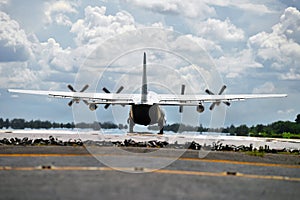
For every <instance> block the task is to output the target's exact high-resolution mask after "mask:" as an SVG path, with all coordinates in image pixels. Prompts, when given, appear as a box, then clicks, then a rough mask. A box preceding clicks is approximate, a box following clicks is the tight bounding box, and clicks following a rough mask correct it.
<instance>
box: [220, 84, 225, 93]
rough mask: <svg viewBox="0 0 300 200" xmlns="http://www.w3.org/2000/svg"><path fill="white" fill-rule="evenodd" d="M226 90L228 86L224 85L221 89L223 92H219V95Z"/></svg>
mask: <svg viewBox="0 0 300 200" xmlns="http://www.w3.org/2000/svg"><path fill="white" fill-rule="evenodd" d="M225 89H226V85H223V87H222V88H221V90H220V92H219V95H221V94H222V93H223V92H224V90H225Z"/></svg>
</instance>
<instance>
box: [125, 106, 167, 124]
mask: <svg viewBox="0 0 300 200" xmlns="http://www.w3.org/2000/svg"><path fill="white" fill-rule="evenodd" d="M130 118H131V119H132V120H133V122H134V123H135V124H140V125H144V126H147V125H151V124H156V123H159V122H160V121H161V120H162V119H164V113H163V111H162V110H161V109H160V107H159V106H158V105H132V106H131V111H130Z"/></svg>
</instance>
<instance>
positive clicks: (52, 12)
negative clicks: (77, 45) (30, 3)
mask: <svg viewBox="0 0 300 200" xmlns="http://www.w3.org/2000/svg"><path fill="white" fill-rule="evenodd" d="M77 6H78V4H77V3H76V1H63V0H59V1H51V2H46V3H45V4H44V13H45V22H46V23H47V24H51V23H53V22H55V23H57V24H59V25H66V26H71V24H72V23H71V22H70V19H69V17H68V16H67V15H66V14H76V13H78V11H77V9H76V7H77Z"/></svg>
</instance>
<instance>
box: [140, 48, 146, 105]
mask: <svg viewBox="0 0 300 200" xmlns="http://www.w3.org/2000/svg"><path fill="white" fill-rule="evenodd" d="M146 70H147V69H146V53H145V52H144V60H143V80H142V98H141V101H142V103H146V102H147V94H148V88H147V71H146Z"/></svg>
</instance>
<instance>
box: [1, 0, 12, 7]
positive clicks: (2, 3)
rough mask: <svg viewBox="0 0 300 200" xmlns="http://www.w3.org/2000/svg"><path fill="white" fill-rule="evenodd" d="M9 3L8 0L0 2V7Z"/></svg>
mask: <svg viewBox="0 0 300 200" xmlns="http://www.w3.org/2000/svg"><path fill="white" fill-rule="evenodd" d="M9 3H10V0H0V7H1V6H3V5H7V4H9Z"/></svg>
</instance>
